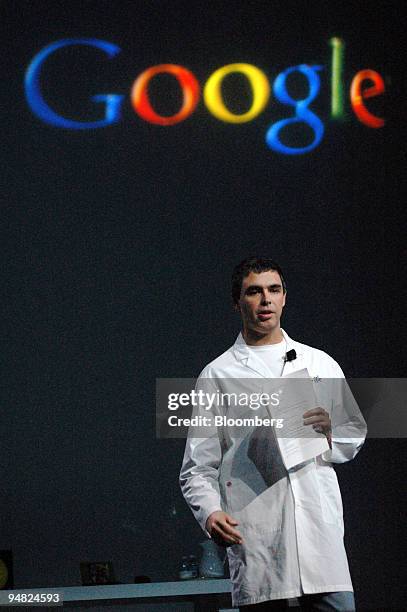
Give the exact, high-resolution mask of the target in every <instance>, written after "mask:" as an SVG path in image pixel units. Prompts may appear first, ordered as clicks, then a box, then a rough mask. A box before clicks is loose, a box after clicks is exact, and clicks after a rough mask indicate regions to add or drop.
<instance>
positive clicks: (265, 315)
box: [257, 310, 274, 321]
mask: <svg viewBox="0 0 407 612" xmlns="http://www.w3.org/2000/svg"><path fill="white" fill-rule="evenodd" d="M273 314H274V313H273V311H272V310H260V311H259V312H258V313H257V317H258V318H259V319H260V321H267V320H268V319H270V318H271V317H272V315H273Z"/></svg>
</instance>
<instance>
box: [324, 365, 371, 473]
mask: <svg viewBox="0 0 407 612" xmlns="http://www.w3.org/2000/svg"><path fill="white" fill-rule="evenodd" d="M331 372H332V378H331V379H330V384H331V385H332V405H331V415H330V417H331V424H332V448H330V449H329V450H327V451H325V452H324V453H322V455H321V457H322V459H323V460H324V461H326V462H328V463H345V462H346V461H350V460H351V459H353V458H354V457H356V455H357V453H358V452H359V450H360V449H361V448H362V446H363V443H364V441H365V438H366V434H367V426H366V422H365V420H364V418H363V416H362V413H361V412H360V410H359V407H358V405H357V403H356V400H355V398H354V397H353V395H352V392H351V390H350V388H349V385H348V383H347V382H346V379H345V376H344V373H343V372H342V370H341V368H340V367H339V365H338V364H337V363H336V362H335V361H334V360H332V368H331Z"/></svg>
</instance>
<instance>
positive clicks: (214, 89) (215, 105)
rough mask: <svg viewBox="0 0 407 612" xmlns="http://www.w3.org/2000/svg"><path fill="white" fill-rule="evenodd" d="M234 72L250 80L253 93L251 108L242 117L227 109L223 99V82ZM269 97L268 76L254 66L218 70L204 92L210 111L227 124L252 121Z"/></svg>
mask: <svg viewBox="0 0 407 612" xmlns="http://www.w3.org/2000/svg"><path fill="white" fill-rule="evenodd" d="M233 72H240V73H241V74H244V75H245V76H246V77H247V79H248V80H249V82H250V85H251V88H252V91H253V102H252V105H251V107H250V108H249V110H248V111H247V112H246V113H241V114H240V115H236V114H235V113H231V112H230V110H228V109H227V108H226V106H225V103H224V101H223V98H222V90H221V86H222V81H223V79H224V78H225V77H226V76H227V75H228V74H232V73H233ZM269 97H270V85H269V82H268V80H267V77H266V75H265V74H264V72H262V71H261V70H260V69H259V68H256V66H253V65H252V64H240V63H239V64H228V65H227V66H222V68H218V70H215V72H214V73H213V74H211V76H210V77H209V79H208V80H207V81H206V83H205V87H204V90H203V98H204V102H205V104H206V106H207V108H208V110H209V111H210V112H211V113H212V115H214V116H215V117H217V119H220V120H221V121H226V122H227V123H245V122H247V121H251V120H252V119H254V118H255V117H257V115H259V114H260V113H261V112H262V111H263V110H264V108H265V106H266V104H267V102H268V99H269Z"/></svg>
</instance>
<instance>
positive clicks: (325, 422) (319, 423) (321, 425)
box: [302, 408, 332, 448]
mask: <svg viewBox="0 0 407 612" xmlns="http://www.w3.org/2000/svg"><path fill="white" fill-rule="evenodd" d="M302 416H303V419H304V425H312V427H313V429H315V431H317V432H318V433H323V434H325V436H326V438H327V440H328V443H329V446H330V448H332V428H331V419H330V418H329V414H328V413H327V411H326V410H324V409H323V408H313V409H312V410H307V412H304V414H303V415H302Z"/></svg>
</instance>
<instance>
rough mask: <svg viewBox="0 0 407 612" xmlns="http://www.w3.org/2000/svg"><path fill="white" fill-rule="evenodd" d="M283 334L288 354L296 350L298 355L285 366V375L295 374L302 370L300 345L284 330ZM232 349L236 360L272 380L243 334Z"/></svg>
mask: <svg viewBox="0 0 407 612" xmlns="http://www.w3.org/2000/svg"><path fill="white" fill-rule="evenodd" d="M281 333H282V334H283V337H284V340H285V342H286V345H287V348H286V352H288V351H290V350H291V349H294V350H295V352H296V355H297V357H296V359H294V360H293V361H288V362H287V363H286V364H285V366H284V374H289V373H291V372H295V371H296V370H299V369H301V361H302V351H301V350H300V348H299V345H298V343H297V342H295V341H294V340H292V339H291V338H290V337H289V335H288V334H287V333H286V332H285V331H284V330H283V329H281ZM232 348H233V353H234V355H235V358H236V359H237V360H238V361H240V362H242V364H243V365H245V366H247V367H248V368H250V369H251V370H254V371H255V372H257V373H258V374H260V375H261V376H264V377H265V378H270V372H269V370H268V369H267V368H266V366H265V364H264V363H263V361H262V360H261V359H259V358H258V357H256V355H255V354H254V351H251V350H250V348H249V347H248V345H247V344H246V342H245V340H244V338H243V336H242V333H241V332H240V334H239V335H238V337H237V339H236V342H235V343H234V345H233V347H232Z"/></svg>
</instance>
